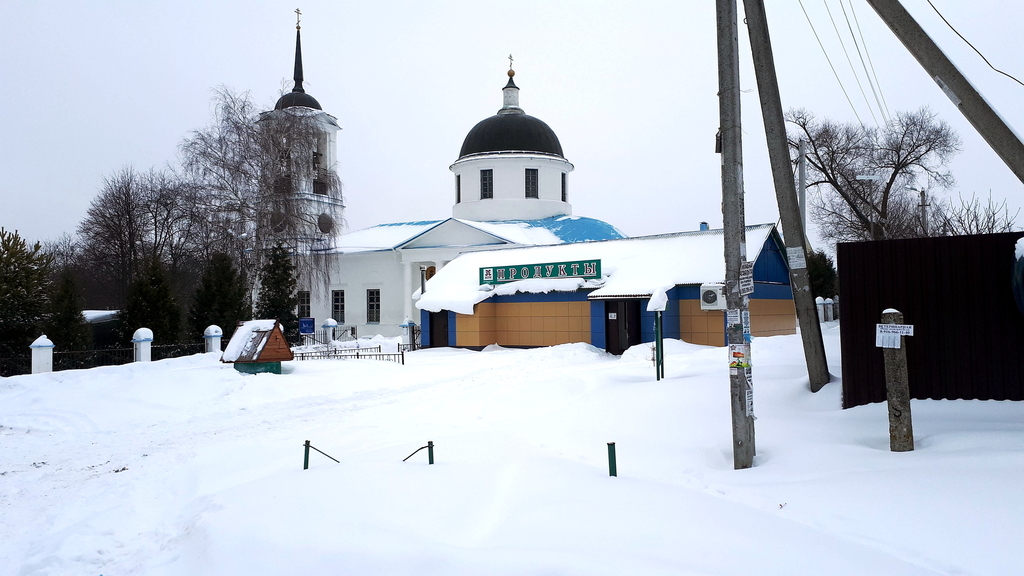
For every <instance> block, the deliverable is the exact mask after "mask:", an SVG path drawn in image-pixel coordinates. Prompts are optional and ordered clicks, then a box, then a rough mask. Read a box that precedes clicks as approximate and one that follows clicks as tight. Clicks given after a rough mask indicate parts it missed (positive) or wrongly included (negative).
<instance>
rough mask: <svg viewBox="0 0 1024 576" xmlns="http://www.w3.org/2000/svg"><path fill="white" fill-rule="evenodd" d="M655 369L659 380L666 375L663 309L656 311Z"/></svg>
mask: <svg viewBox="0 0 1024 576" xmlns="http://www.w3.org/2000/svg"><path fill="white" fill-rule="evenodd" d="M654 371H655V374H656V379H657V380H661V379H662V378H664V377H665V337H664V335H663V334H662V328H661V310H658V311H657V312H655V313H654Z"/></svg>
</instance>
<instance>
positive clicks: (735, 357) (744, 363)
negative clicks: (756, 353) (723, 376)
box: [729, 344, 750, 368]
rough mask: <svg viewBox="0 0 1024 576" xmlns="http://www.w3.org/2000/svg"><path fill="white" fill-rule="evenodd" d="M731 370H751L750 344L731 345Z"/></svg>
mask: <svg viewBox="0 0 1024 576" xmlns="http://www.w3.org/2000/svg"><path fill="white" fill-rule="evenodd" d="M729 368H750V345H749V344H729Z"/></svg>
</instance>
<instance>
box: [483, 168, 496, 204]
mask: <svg viewBox="0 0 1024 576" xmlns="http://www.w3.org/2000/svg"><path fill="white" fill-rule="evenodd" d="M487 198H494V170H491V169H490V168H488V169H486V170H481V171H480V199H481V200H486V199H487Z"/></svg>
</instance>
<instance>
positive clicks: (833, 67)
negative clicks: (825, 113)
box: [797, 0, 864, 126]
mask: <svg viewBox="0 0 1024 576" xmlns="http://www.w3.org/2000/svg"><path fill="white" fill-rule="evenodd" d="M797 2H799V3H800V9H801V10H803V12H804V18H806V19H807V24H808V25H810V27H811V32H812V33H813V34H814V39H815V40H817V41H818V46H819V47H820V48H821V53H822V54H824V55H825V61H826V62H828V67H829V68H831V69H832V74H833V75H834V76H835V77H836V82H838V83H839V89H840V90H842V91H843V96H846V101H847V102H848V103H849V104H850V109H851V110H853V115H854V116H856V117H857V122H858V123H860V125H861V126H863V125H864V121H863V120H861V119H860V114H858V113H857V107H856V106H854V105H853V100H850V94H849V93H847V92H846V86H843V81H842V79H840V78H839V73H838V72H836V67H835V66H833V65H832V59H831V58H829V57H828V51H826V50H825V45H824V44H822V43H821V38H820V37H818V31H817V30H815V29H814V23H813V22H811V17H810V16H808V15H807V9H806V8H804V2H803V0H797Z"/></svg>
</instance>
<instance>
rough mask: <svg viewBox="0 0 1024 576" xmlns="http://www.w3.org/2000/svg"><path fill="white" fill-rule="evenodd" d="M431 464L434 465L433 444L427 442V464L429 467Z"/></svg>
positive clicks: (430, 441) (429, 441)
mask: <svg viewBox="0 0 1024 576" xmlns="http://www.w3.org/2000/svg"><path fill="white" fill-rule="evenodd" d="M433 463H434V442H433V441H432V440H427V464H428V465H430V464H433Z"/></svg>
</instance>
